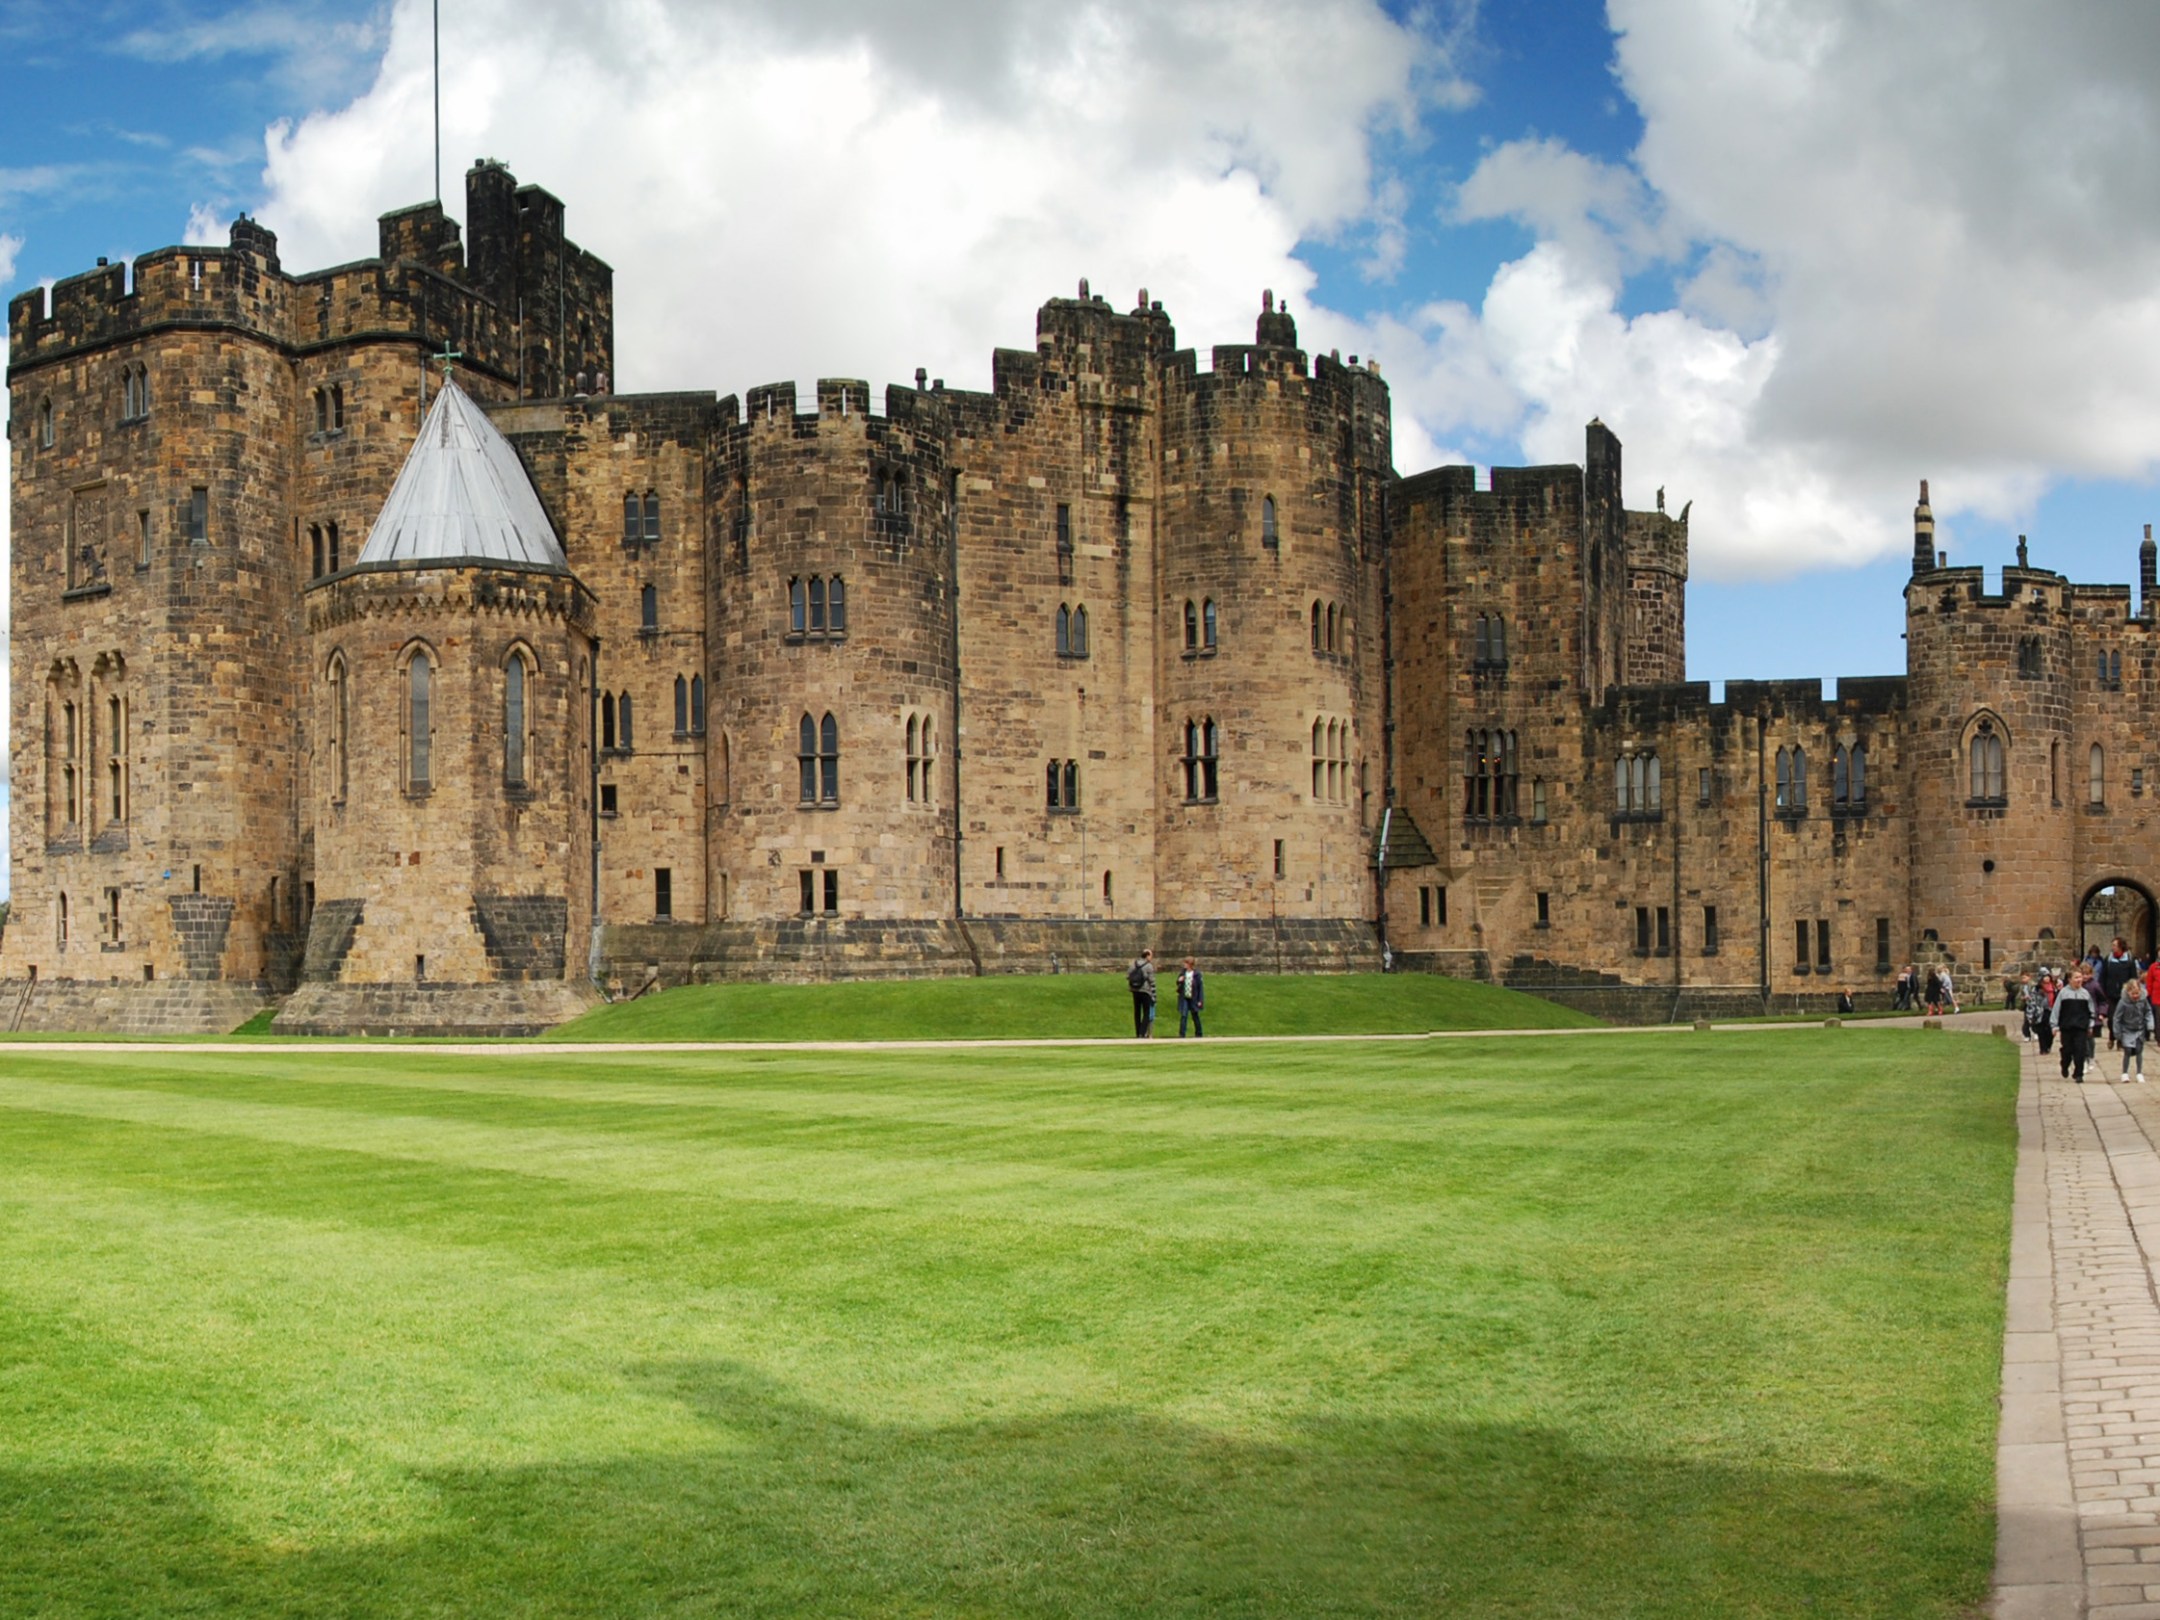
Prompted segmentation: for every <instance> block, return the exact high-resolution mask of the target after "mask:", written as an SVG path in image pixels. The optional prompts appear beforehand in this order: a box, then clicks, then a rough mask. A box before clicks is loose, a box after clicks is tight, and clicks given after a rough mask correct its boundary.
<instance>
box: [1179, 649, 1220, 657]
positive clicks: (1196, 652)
mask: <svg viewBox="0 0 2160 1620" xmlns="http://www.w3.org/2000/svg"><path fill="white" fill-rule="evenodd" d="M1216 650H1217V649H1215V648H1213V647H1187V648H1186V649H1185V650H1184V652H1182V653H1180V654H1179V655H1178V656H1179V657H1181V658H1213V657H1214V656H1215V653H1216Z"/></svg>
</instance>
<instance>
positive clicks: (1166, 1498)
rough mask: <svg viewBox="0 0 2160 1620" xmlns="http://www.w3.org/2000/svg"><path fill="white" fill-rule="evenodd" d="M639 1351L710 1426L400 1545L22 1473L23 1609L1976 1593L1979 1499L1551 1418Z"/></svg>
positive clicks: (841, 1606) (180, 1499)
mask: <svg viewBox="0 0 2160 1620" xmlns="http://www.w3.org/2000/svg"><path fill="white" fill-rule="evenodd" d="M644 1377H645V1379H646V1381H647V1382H648V1383H649V1384H650V1385H652V1386H653V1387H656V1388H657V1389H659V1390H660V1391H662V1392H663V1393H666V1394H669V1395H672V1396H673V1397H675V1398H677V1399H679V1400H681V1401H683V1402H684V1403H686V1404H687V1405H688V1406H689V1407H690V1408H691V1409H692V1410H693V1411H694V1412H695V1413H696V1414H698V1415H699V1417H700V1418H701V1419H702V1420H703V1421H704V1422H705V1423H706V1424H707V1425H708V1426H709V1427H710V1428H711V1430H712V1431H713V1442H712V1444H711V1445H710V1446H708V1447H705V1448H702V1449H700V1450H698V1451H695V1452H693V1453H690V1454H683V1455H671V1456H666V1457H647V1458H634V1459H626V1460H621V1461H609V1462H603V1463H594V1464H570V1465H563V1466H543V1467H534V1468H526V1469H491V1470H478V1471H460V1470H444V1471H437V1472H432V1473H427V1474H424V1475H422V1476H420V1477H419V1478H417V1479H416V1480H414V1481H413V1482H412V1483H414V1484H415V1485H417V1486H418V1487H419V1491H418V1495H419V1496H420V1497H421V1498H422V1499H431V1501H432V1508H431V1515H430V1516H431V1519H432V1525H431V1528H430V1529H429V1530H427V1531H426V1532H425V1533H422V1534H420V1535H417V1536H411V1537H407V1538H404V1539H396V1538H389V1539H379V1536H380V1532H379V1530H378V1529H377V1528H376V1527H372V1526H370V1525H369V1524H367V1523H365V1522H354V1523H351V1524H349V1525H345V1526H342V1527H340V1528H339V1530H337V1531H336V1532H333V1533H334V1534H337V1535H339V1536H340V1538H341V1539H340V1540H339V1541H338V1542H337V1543H336V1544H332V1545H324V1544H322V1542H321V1537H320V1536H319V1535H311V1536H310V1537H309V1538H308V1540H309V1541H312V1542H314V1543H316V1544H314V1545H297V1546H280V1545H275V1544H268V1545H266V1544H264V1543H263V1542H261V1541H258V1540H255V1539H251V1538H248V1537H245V1536H242V1535H240V1534H237V1533H236V1532H235V1531H234V1529H233V1528H232V1526H231V1525H230V1524H229V1523H228V1522H227V1521H226V1520H224V1519H223V1517H222V1516H221V1515H220V1513H219V1511H218V1508H217V1505H216V1504H215V1503H214V1502H212V1501H210V1500H208V1499H206V1497H205V1496H204V1495H203V1494H202V1493H201V1492H200V1491H198V1490H197V1489H196V1488H195V1486H194V1485H193V1484H192V1483H191V1482H190V1481H188V1480H187V1479H185V1478H184V1477H182V1476H181V1475H179V1474H178V1473H175V1472H171V1471H165V1470H156V1469H128V1468H119V1467H113V1468H88V1469H81V1470H57V1471H49V1472H48V1471H38V1470H0V1613H5V1614H7V1615H10V1616H62V1615H65V1616H70V1617H75V1616H81V1617H91V1616H99V1617H102V1616H139V1615H153V1614H154V1615H159V1616H179V1615H219V1616H245V1615H266V1616H267V1615H276V1616H281V1617H310V1620H312V1617H317V1616H321V1617H325V1620H327V1617H331V1616H338V1617H347V1616H353V1617H358V1616H366V1617H373V1616H385V1617H387V1616H398V1617H410V1616H421V1615H444V1616H451V1615H455V1616H472V1615H513V1614H514V1615H520V1616H527V1615H532V1616H548V1615H592V1616H600V1615H606V1616H617V1615H681V1614H759V1615H764V1614H774V1615H783V1614H815V1615H832V1614H860V1615H890V1614H975V1615H1074V1614H1078V1615H1113V1614H1139V1613H1147V1614H1192V1615H1290V1614H1295V1615H1374V1614H1447V1615H1553V1616H1558V1615H1597V1616H1601V1617H1617V1616H1648V1615H1673V1616H1681V1615H1686V1616H1702V1615H1718V1616H1740V1615H1792V1614H1826V1615H1827V1614H1835V1615H1882V1616H1897V1617H1899V1620H1910V1617H1914V1616H1924V1615H1934V1614H1945V1615H1947V1614H1952V1613H1955V1612H1957V1610H1958V1609H1959V1607H1960V1606H1961V1605H1964V1604H1969V1603H1973V1602H1976V1601H1977V1600H1978V1599H1980V1598H1981V1597H1983V1596H1984V1595H1985V1590H1986V1580H1987V1571H1988V1562H1989V1558H1990V1554H1991V1546H1992V1537H1993V1521H1992V1510H1991V1507H1990V1504H1989V1503H1988V1501H1987V1500H1985V1497H1984V1495H1983V1496H1981V1497H1979V1498H1976V1499H1970V1500H1968V1499H1962V1498H1956V1497H1953V1496H1950V1495H1947V1494H1944V1493H1940V1492H1936V1493H1930V1492H1923V1491H1916V1490H1911V1489H1906V1488H1901V1487H1899V1486H1897V1485H1894V1484H1891V1483H1887V1482H1885V1481H1883V1480H1880V1479H1869V1478H1864V1477H1859V1476H1854V1475H1844V1474H1833V1473H1826V1472H1802V1471H1791V1470H1782V1469H1774V1468H1745V1467H1730V1466H1722V1465H1698V1464H1692V1463H1687V1462H1675V1461H1672V1460H1670V1459H1659V1460H1649V1459H1636V1458H1628V1457H1617V1456H1607V1455H1602V1454H1597V1453H1593V1452H1590V1451H1586V1450H1584V1449H1582V1448H1581V1447H1580V1446H1579V1445H1576V1444H1573V1443H1571V1442H1570V1440H1569V1439H1568V1438H1567V1437H1565V1436H1562V1435H1559V1434H1556V1433H1552V1432H1548V1431H1544V1430H1540V1429H1534V1428H1508V1427H1497V1426H1474V1425H1473V1426H1462V1427H1450V1426H1427V1425H1421V1424H1416V1423H1409V1422H1402V1423H1389V1422H1376V1421H1353V1422H1339V1423H1338V1422H1329V1421H1325V1420H1315V1421H1309V1422H1305V1423H1302V1424H1297V1425H1293V1426H1292V1428H1291V1429H1290V1430H1289V1431H1288V1433H1287V1434H1286V1437H1285V1438H1284V1439H1283V1440H1281V1441H1280V1442H1279V1443H1274V1444H1255V1443H1252V1442H1250V1441H1248V1440H1237V1439H1227V1438H1225V1437H1223V1436H1221V1435H1219V1434H1216V1433H1213V1432H1210V1431H1209V1430H1207V1429H1205V1428H1201V1427H1196V1426H1192V1425H1187V1424H1182V1423H1177V1422H1170V1421H1164V1420H1162V1419H1160V1418H1156V1417H1148V1416H1140V1415H1136V1414H1133V1413H1130V1412H1121V1411H1114V1410H1109V1411H1104V1410H1097V1411H1088V1412H1079V1413H1071V1414H1064V1415H1058V1416H1054V1417H1047V1418H1044V1419H1042V1420H1040V1421H1021V1422H1013V1421H997V1422H984V1423H979V1424H970V1423H961V1424H955V1425H950V1426H944V1427H936V1428H912V1427H907V1426H902V1425H893V1426H885V1425H879V1424H872V1423H863V1422H860V1421H855V1420H851V1419H843V1418H838V1417H835V1416H833V1415H832V1414H830V1413H826V1412H823V1411H819V1410H816V1409H813V1408H810V1407H806V1406H803V1405H801V1404H799V1403H796V1402H794V1401H792V1400H790V1399H788V1398H786V1397H785V1396H783V1395H782V1394H780V1393H779V1392H778V1391H777V1390H776V1389H775V1388H774V1387H772V1386H770V1385H768V1384H766V1383H764V1382H762V1381H761V1380H759V1379H758V1378H756V1377H754V1376H752V1375H748V1374H746V1373H744V1372H743V1371H741V1370H740V1369H737V1368H733V1367H728V1366H715V1365H687V1366H669V1367H664V1368H653V1369H648V1370H647V1371H646V1372H645V1374H644ZM295 1489H296V1490H297V1491H306V1490H307V1489H308V1486H307V1484H306V1483H305V1482H302V1483H301V1484H299V1485H297V1486H296V1487H295ZM296 1505H297V1506H299V1507H301V1508H303V1509H304V1508H305V1506H306V1504H305V1503H304V1502H299V1503H296Z"/></svg>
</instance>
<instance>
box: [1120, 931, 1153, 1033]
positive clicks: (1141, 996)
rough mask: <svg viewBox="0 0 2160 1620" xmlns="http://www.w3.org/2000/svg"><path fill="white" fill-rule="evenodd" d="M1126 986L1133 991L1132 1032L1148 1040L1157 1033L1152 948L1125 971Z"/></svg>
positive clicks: (1142, 953) (1139, 956) (1135, 959)
mask: <svg viewBox="0 0 2160 1620" xmlns="http://www.w3.org/2000/svg"><path fill="white" fill-rule="evenodd" d="M1125 984H1126V987H1127V988H1128V989H1130V990H1131V991H1132V1032H1133V1035H1134V1037H1135V1038H1136V1039H1138V1040H1143V1041H1144V1040H1146V1039H1147V1038H1148V1037H1149V1036H1150V1035H1153V1034H1154V1033H1155V951H1154V948H1153V947H1152V946H1151V947H1149V948H1148V949H1146V950H1144V951H1142V952H1141V953H1140V954H1139V955H1138V956H1137V957H1135V958H1134V959H1133V965H1132V966H1131V967H1129V968H1127V969H1126V970H1125Z"/></svg>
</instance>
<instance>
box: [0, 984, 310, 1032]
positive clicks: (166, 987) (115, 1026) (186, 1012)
mask: <svg viewBox="0 0 2160 1620" xmlns="http://www.w3.org/2000/svg"><path fill="white" fill-rule="evenodd" d="M26 989H28V990H30V999H29V1002H28V1004H27V1005H25V1004H24V1002H23V992H24V991H25V990H26ZM275 1004H276V998H275V997H273V996H272V995H271V993H270V990H269V987H268V986H266V985H260V984H226V983H222V982H213V983H203V982H201V981H199V980H190V979H160V980H157V981H156V982H155V983H150V984H132V983H129V984H111V983H105V984H98V983H94V982H91V981H88V980H79V979H40V980H38V982H37V984H36V986H35V987H34V988H32V987H30V986H28V985H26V984H25V983H24V981H23V980H21V979H11V980H9V981H7V982H6V983H4V984H0V1027H5V1028H14V1029H27V1030H36V1031H38V1032H39V1033H41V1034H84V1035H97V1034H103V1035H229V1034H231V1033H232V1032H233V1031H234V1030H236V1029H238V1028H239V1027H240V1026H241V1025H242V1024H244V1023H246V1022H247V1021H248V1020H249V1019H250V1018H253V1017H254V1016H255V1015H256V1014H257V1013H259V1012H261V1011H262V1010H263V1009H264V1008H265V1007H269V1006H273V1005H275ZM17 1009H20V1011H21V1020H20V1022H17V1021H16V1017H17Z"/></svg>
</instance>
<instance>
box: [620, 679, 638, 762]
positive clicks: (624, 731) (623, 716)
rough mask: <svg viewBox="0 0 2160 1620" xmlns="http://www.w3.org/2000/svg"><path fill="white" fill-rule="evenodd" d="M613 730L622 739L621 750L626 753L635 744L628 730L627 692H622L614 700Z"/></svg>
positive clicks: (628, 700) (628, 702)
mask: <svg viewBox="0 0 2160 1620" xmlns="http://www.w3.org/2000/svg"><path fill="white" fill-rule="evenodd" d="M615 732H616V735H617V736H618V737H620V738H621V740H622V747H623V752H625V753H628V752H629V751H630V750H631V749H632V748H635V747H636V746H637V743H636V740H635V739H634V738H633V737H632V736H631V732H630V694H629V693H628V692H625V693H623V694H622V695H621V696H620V697H618V698H616V700H615Z"/></svg>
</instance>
